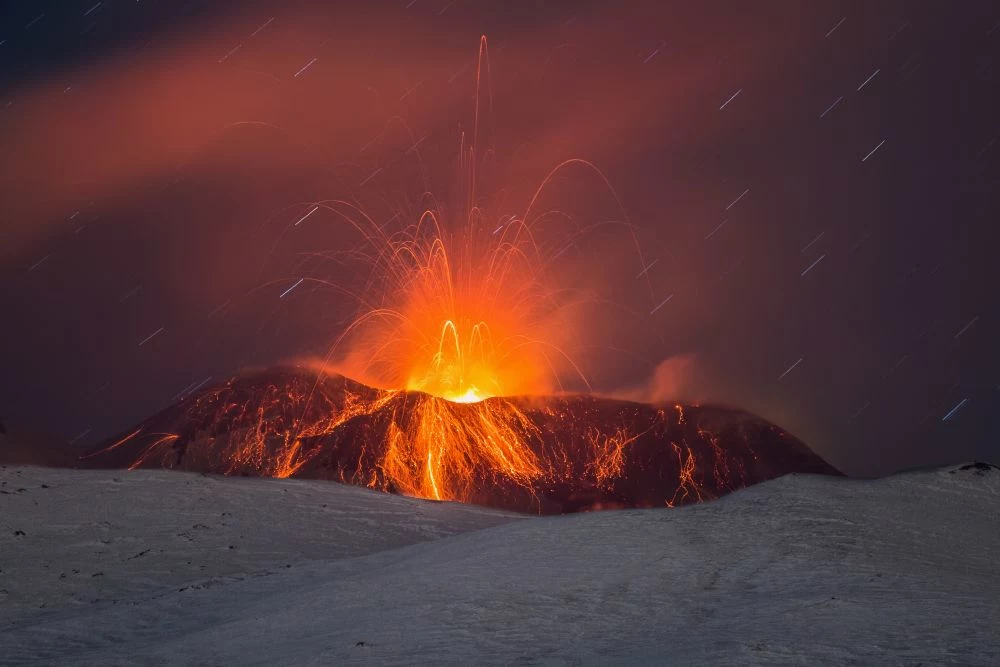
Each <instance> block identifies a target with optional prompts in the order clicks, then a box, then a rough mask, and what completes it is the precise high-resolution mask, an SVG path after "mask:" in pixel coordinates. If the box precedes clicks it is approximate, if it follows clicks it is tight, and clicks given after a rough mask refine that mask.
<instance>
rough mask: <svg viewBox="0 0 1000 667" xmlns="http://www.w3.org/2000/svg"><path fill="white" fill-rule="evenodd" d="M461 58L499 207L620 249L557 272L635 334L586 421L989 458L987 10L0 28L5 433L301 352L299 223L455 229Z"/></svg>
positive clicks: (45, 22)
mask: <svg viewBox="0 0 1000 667" xmlns="http://www.w3.org/2000/svg"><path fill="white" fill-rule="evenodd" d="M482 34H485V35H486V36H487V38H488V41H489V56H490V76H489V91H490V92H491V94H492V100H493V104H492V109H491V110H490V112H489V114H488V116H487V117H486V118H487V120H485V121H484V122H487V123H488V124H489V131H490V133H491V140H492V145H493V146H494V148H495V151H496V155H497V158H496V164H497V165H498V168H497V170H496V172H497V173H496V174H495V175H494V179H493V180H495V182H496V183H499V184H500V185H499V186H498V188H497V192H498V193H500V192H502V196H501V195H499V194H498V195H497V197H495V201H497V202H501V203H498V204H496V205H497V206H498V207H499V208H500V209H503V208H504V207H508V208H510V209H511V210H512V211H514V210H517V209H518V207H520V208H521V209H523V207H524V204H525V203H526V199H527V197H528V196H530V192H531V190H532V188H533V187H534V185H537V183H538V182H539V181H540V180H541V179H542V178H544V176H545V175H546V173H547V172H548V171H549V169H551V167H553V166H554V165H556V164H558V163H559V162H561V161H562V160H565V159H568V158H573V157H579V158H585V159H587V160H589V161H591V162H593V163H594V164H595V165H597V166H598V167H599V168H600V169H601V170H602V171H603V173H604V174H606V175H607V178H608V179H609V181H610V182H611V183H612V184H613V186H614V189H615V191H616V192H617V196H618V197H619V199H620V201H621V204H622V206H623V207H624V209H625V211H627V215H628V219H629V220H630V221H631V223H633V224H634V225H635V227H636V229H637V238H638V239H639V240H640V241H641V246H642V254H643V256H644V258H645V264H646V266H643V265H642V264H641V263H638V262H632V263H629V261H627V260H626V259H625V258H624V257H622V256H618V255H615V256H613V257H612V256H608V257H604V258H602V257H600V256H599V255H594V253H593V252H591V253H590V254H589V255H588V254H587V253H583V252H581V253H580V255H579V257H578V259H577V262H578V265H577V268H578V269H579V268H580V267H581V266H585V268H586V269H587V271H588V272H589V273H590V274H591V275H601V276H604V275H607V282H608V283H609V284H611V285H613V287H614V291H615V293H616V294H618V295H619V298H620V302H619V303H618V304H615V305H612V306H609V311H608V312H609V316H608V317H607V318H603V319H604V320H607V321H616V322H617V321H618V320H619V318H618V317H617V316H616V315H611V314H610V313H612V312H618V311H619V310H621V311H623V312H624V311H628V312H629V313H632V314H633V316H634V317H633V318H632V320H631V321H629V322H628V324H627V326H626V329H627V330H626V331H624V332H623V333H621V334H620V335H617V334H615V333H614V332H612V331H610V328H609V327H608V322H607V321H601V322H597V321H595V322H593V323H592V326H593V327H594V330H595V331H596V330H597V329H601V331H602V334H601V335H602V336H603V337H604V339H605V340H607V345H606V347H605V348H602V349H596V350H593V351H592V354H589V355H584V357H585V358H583V359H582V361H583V363H584V364H585V366H586V369H587V373H588V376H589V377H590V379H591V381H592V384H593V386H594V389H595V390H596V391H599V392H601V393H605V394H609V395H621V396H639V395H641V396H643V397H645V398H655V399H668V398H678V399H683V400H693V401H705V402H721V403H726V404H730V405H735V406H738V407H742V408H746V409H748V410H751V411H753V412H756V413H758V414H760V415H762V416H764V417H766V418H768V419H771V420H772V421H775V422H777V423H779V424H781V425H782V426H784V427H786V428H787V429H788V430H789V431H790V432H792V433H794V434H795V435H797V436H799V437H800V438H802V439H803V440H805V441H806V442H807V443H808V444H810V446H811V447H812V448H813V449H814V450H815V451H816V452H817V453H819V454H820V455H821V456H823V457H824V458H826V459H827V460H828V461H830V462H831V463H832V464H833V465H835V466H837V467H839V468H841V469H842V470H844V471H845V472H847V473H848V474H853V475H878V474H885V473H888V472H891V471H894V470H898V469H901V468H909V467H913V466H923V465H931V464H940V463H947V462H957V461H963V460H968V459H973V458H978V459H986V460H994V461H996V460H997V459H1000V441H998V440H997V439H996V438H995V436H994V429H993V428H991V426H992V425H991V424H990V423H989V422H990V418H991V416H992V415H993V414H994V413H996V412H997V411H998V410H1000V351H998V347H997V344H996V341H997V340H1000V266H998V263H997V261H996V258H995V257H996V250H997V243H996V242H997V240H998V236H1000V234H998V232H997V223H998V220H1000V217H998V213H1000V95H998V94H997V92H998V88H1000V5H998V4H997V3H996V2H992V1H985V2H973V1H969V2H961V3H955V2H948V1H942V2H915V1H911V2H888V1H885V2H876V3H872V2H866V1H859V2H799V1H797V0H789V1H788V2H758V3H745V2H698V3H694V2H669V1H662V2H661V1H650V2H627V1H626V2H589V3H588V2H544V1H542V0H535V1H533V2H528V1H526V2H509V1H507V0H497V1H492V0H490V1H487V0H482V1H479V2H472V1H468V0H454V1H451V2H449V1H448V0H413V1H412V2H411V1H410V0H394V1H393V2H383V1H381V0H378V1H372V2H353V3H349V2H322V3H321V2H304V1H296V0H291V1H287V2H276V1H274V0H271V1H269V2H238V3H237V2H231V3H226V2H216V3H212V2H188V3H183V2H173V1H168V0H161V1H159V2H154V1H147V0H141V1H140V2H135V1H133V0H105V1H103V2H96V0H82V1H80V2H77V1H75V0H71V1H59V2H55V1H53V2H26V1H25V2H10V3H5V4H4V9H3V14H2V15H0V148H2V151H3V162H2V166H0V377H2V382H0V419H2V420H3V421H4V422H5V423H6V424H7V425H8V428H19V429H22V430H33V431H37V432H45V433H52V434H58V435H60V436H62V437H64V438H67V439H71V440H73V441H75V442H77V443H78V444H85V443H92V442H96V441H98V440H99V439H101V438H103V437H106V436H108V435H110V434H112V433H114V432H117V431H120V430H122V429H124V428H126V427H128V426H129V425H131V424H133V423H135V422H137V421H139V420H141V419H143V418H144V417H147V416H149V415H150V414H152V413H154V412H156V411H158V410H159V409H161V408H163V407H165V406H167V405H168V404H170V403H171V402H172V401H173V400H175V399H176V398H177V397H179V396H183V395H185V394H187V393H189V392H191V391H193V390H196V389H197V388H200V387H201V386H205V385H207V384H209V383H212V382H216V381H220V380H223V379H225V378H226V377H228V376H230V375H232V374H233V373H235V372H238V371H239V370H241V369H247V368H255V367H262V366H267V365H271V364H275V363H280V362H285V361H289V360H295V359H299V358H304V357H308V356H310V355H317V354H322V353H323V352H324V350H326V349H327V348H328V347H329V345H330V341H331V340H332V339H333V338H335V337H336V335H337V333H338V330H339V329H338V327H342V326H343V323H344V321H345V318H346V317H347V316H348V315H349V314H350V307H351V306H350V305H349V304H345V303H343V302H342V300H341V299H338V297H336V296H333V295H331V294H329V293H324V292H322V291H320V290H316V289H304V288H302V287H299V288H297V289H295V290H292V291H289V288H293V287H294V286H296V281H297V280H298V279H299V278H302V277H304V276H305V275H306V274H307V273H308V272H309V271H313V270H317V269H315V268H314V265H312V264H308V263H303V260H302V257H304V256H306V257H308V253H310V252H311V253H316V252H322V251H324V250H326V249H329V248H334V247H351V243H353V241H352V240H350V239H349V238H347V236H349V235H348V233H347V232H346V231H345V230H343V229H341V228H338V227H337V226H336V225H335V224H334V221H332V220H329V219H324V215H323V213H322V212H317V213H315V214H314V215H313V214H310V211H312V204H311V203H312V202H315V201H318V200H322V199H328V198H333V197H348V198H354V199H356V200H357V201H359V202H361V203H363V204H364V205H365V206H366V207H370V208H371V210H372V211H373V216H374V215H377V214H380V213H379V212H380V210H381V209H380V207H384V204H385V202H386V201H387V200H389V199H398V198H400V197H404V198H407V197H408V198H409V199H411V200H412V199H414V198H416V197H418V196H419V194H420V192H421V191H422V190H423V188H424V185H425V184H429V185H428V187H430V188H432V189H433V191H434V192H436V193H439V194H441V196H442V197H444V198H447V194H448V192H449V188H450V187H452V186H453V183H454V180H455V179H454V173H455V156H456V149H457V146H458V144H459V140H460V135H461V131H462V129H463V128H468V127H469V126H470V124H471V120H470V119H471V116H472V113H473V110H474V104H473V100H474V95H475V79H474V73H475V62H476V53H477V49H478V45H479V38H480V35H482ZM415 145H419V153H420V160H419V161H417V160H415V159H412V155H413V154H414V153H415V152H417V151H415V150H414V146H415ZM567 187H568V188H570V189H572V187H573V186H572V185H568V186H567ZM576 188H577V189H576V190H575V191H573V192H571V193H570V194H569V195H567V196H568V197H569V198H571V199H573V200H574V202H575V203H577V204H580V205H586V206H587V207H590V208H591V209H592V210H595V211H602V212H603V211H604V210H605V209H608V208H609V205H608V200H609V197H608V196H607V195H606V194H604V195H602V194H600V193H599V192H597V191H598V190H599V189H600V188H595V187H592V181H585V182H584V183H582V184H578V185H577V186H576ZM584 191H585V192H587V193H589V194H588V197H590V198H589V199H586V200H582V199H580V197H581V196H582V195H581V192H584ZM581 202H583V204H581ZM306 215H309V218H310V219H308V221H306V222H305V223H304V224H300V225H296V224H295V223H296V222H301V221H302V219H303V216H306ZM608 215H612V213H608ZM303 253H307V254H306V255H304V254H303ZM609 254H611V253H609ZM640 274H642V275H640ZM647 279H648V282H647ZM605 329H608V332H607V333H605V331H604V330H605Z"/></svg>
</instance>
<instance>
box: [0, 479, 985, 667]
mask: <svg viewBox="0 0 1000 667" xmlns="http://www.w3.org/2000/svg"><path fill="white" fill-rule="evenodd" d="M0 473H2V477H0V480H2V481H3V482H6V485H4V486H3V487H2V489H3V490H4V491H7V492H8V494H6V495H0V530H2V531H3V532H2V534H0V570H3V572H2V573H0V589H5V590H6V599H2V600H0V662H2V663H15V664H16V663H19V662H31V661H34V660H37V661H47V662H57V661H58V662H74V663H88V664H120V663H134V662H139V663H146V664H149V663H154V664H158V663H188V664H190V663H199V664H257V663H280V664H300V663H317V664H345V663H353V662H357V663H374V664H415V663H416V664H420V663H425V664H434V663H441V662H453V663H462V664H474V663H476V664H478V663H502V664H511V663H513V664H609V663H610V664H621V663H641V664H748V663H750V664H753V663H757V664H791V663H794V664H825V663H834V664H899V665H917V664H921V663H922V664H924V665H930V664H935V665H937V664H956V665H977V664H981V665H995V664H1000V470H996V469H981V468H976V467H970V468H967V469H959V467H955V468H949V469H944V470H935V471H926V472H913V473H907V474H905V475H897V476H894V477H890V478H886V479H882V480H874V481H857V480H846V479H838V478H831V477H819V476H816V477H814V476H798V475H796V476H788V477H783V478H781V479H777V480H774V481H772V482H768V483H765V484H761V485H758V486H754V487H751V488H748V489H745V490H743V491H739V492H736V493H734V494H732V495H730V496H727V497H725V498H723V499H722V500H719V501H715V502H712V503H707V504H704V505H697V506H690V507H685V508H681V509H677V510H628V511H617V512H614V511H613V512H602V513H593V514H583V515H574V516H563V517H547V518H533V519H518V518H517V517H514V516H512V515H504V514H502V513H499V512H494V511H490V510H484V509H481V508H476V507H463V506H455V505H448V504H440V503H426V502H423V501H414V500H409V499H405V498H398V497H393V496H386V495H379V494H374V493H371V492H366V491H365V490H363V489H356V488H349V487H341V486H337V485H334V484H329V483H322V482H301V481H298V482H296V481H274V480H256V479H217V478H209V477H202V476H192V475H184V474H178V473H165V472H142V473H120V472H119V473H115V472H99V471H98V472H80V471H76V472H74V471H66V470H43V469H31V468H23V469H13V468H9V469H7V470H3V471H0ZM116 478H117V479H119V480H121V481H117V482H116V481H114V480H115V479H116ZM42 484H45V485H46V486H47V487H48V488H44V489H43V488H42V487H41V485H42ZM17 488H24V489H25V490H24V491H21V492H18V491H17V490H16V489H17ZM324 505H326V506H325V507H324ZM224 513H225V514H224ZM202 525H203V526H205V527H204V528H201V527H196V526H202ZM477 528H478V529H480V530H476V529H477ZM14 530H23V531H24V533H25V534H24V535H18V536H14V535H13V534H12V531H14ZM106 541H107V542H108V543H107V544H105V542H106ZM230 545H232V546H233V547H235V548H233V549H230V548H229V546H230ZM147 549H148V551H146V550H147ZM144 551H145V553H144V554H143V555H141V556H140V555H138V554H140V553H142V552H144ZM289 565H290V566H291V567H287V566H289ZM73 570H79V572H73ZM97 572H101V573H102V574H100V575H99V576H94V575H95V574H96V573H97ZM62 574H65V575H66V577H65V578H61V575H62ZM2 595H4V594H3V593H0V596H2ZM42 605H44V607H43V606H42Z"/></svg>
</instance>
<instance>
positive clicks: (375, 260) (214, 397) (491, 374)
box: [80, 37, 836, 512]
mask: <svg viewBox="0 0 1000 667" xmlns="http://www.w3.org/2000/svg"><path fill="white" fill-rule="evenodd" d="M488 74H489V58H488V53H487V44H486V38H485V37H483V38H482V39H481V41H480V47H479V54H478V58H477V65H476V99H475V121H474V124H473V128H472V131H471V133H470V134H468V135H463V138H462V141H461V144H460V147H459V154H460V160H459V173H460V186H459V187H458V188H457V190H458V196H457V197H456V199H457V200H458V203H457V204H456V205H454V206H452V207H451V208H450V209H448V210H446V207H443V206H439V205H437V202H436V200H435V199H434V197H433V196H432V195H430V194H425V195H424V197H423V198H422V201H421V203H420V206H419V207H416V208H410V209H409V210H407V209H405V208H400V210H397V211H396V215H395V216H393V217H394V218H395V219H397V220H402V221H407V220H408V221H410V222H409V223H408V224H406V223H401V224H399V225H397V226H396V227H395V228H392V229H387V226H386V225H385V224H384V223H383V224H381V225H380V224H378V223H377V222H376V221H375V220H374V219H373V217H372V216H371V215H369V214H368V213H366V212H365V210H364V209H363V208H362V207H361V206H360V205H358V204H357V203H355V202H353V201H348V200H331V201H327V202H322V203H319V204H317V208H323V209H324V210H325V211H326V212H328V213H329V214H330V215H331V216H332V217H334V218H336V219H337V220H338V221H340V222H342V223H344V224H346V225H347V226H348V227H349V228H351V229H353V230H355V231H356V232H357V233H358V234H359V235H360V238H361V241H362V242H361V244H360V246H358V247H355V248H352V249H349V250H342V251H338V252H336V253H332V254H330V255H328V257H329V258H331V259H333V260H334V261H337V262H339V263H342V264H344V265H350V266H351V267H353V271H354V274H355V275H358V276H361V278H360V279H359V281H358V285H357V286H356V287H351V286H349V285H346V284H341V283H337V282H330V281H323V280H318V279H314V280H311V282H314V283H315V284H316V285H317V286H322V287H325V288H329V289H332V290H334V291H335V292H337V293H339V294H341V295H344V296H347V297H349V298H350V299H351V300H352V301H354V302H355V303H357V304H358V311H357V313H356V315H355V316H354V317H353V319H351V321H349V322H348V323H347V325H346V326H345V327H344V329H343V331H342V333H341V334H340V335H339V336H338V337H337V338H336V340H335V341H334V342H333V344H332V345H331V346H330V348H329V351H328V353H327V355H326V358H325V359H323V360H321V361H320V362H317V363H314V364H311V365H310V366H309V367H308V368H306V369H304V370H303V369H301V368H300V369H299V370H295V371H290V370H280V371H274V372H273V373H265V374H258V375H254V376H249V377H242V378H233V379H232V380H230V381H229V382H227V383H224V384H222V385H219V386H217V387H210V388H208V389H206V390H205V391H203V392H201V393H200V394H197V395H194V396H191V397H187V398H185V399H183V400H182V401H181V402H180V403H178V404H177V405H175V406H173V407H171V408H169V409H168V410H166V411H165V412H163V413H161V414H160V415H157V416H155V417H153V418H151V419H150V420H147V422H145V423H144V424H142V425H139V426H138V427H137V428H134V429H130V430H129V431H128V432H127V433H125V434H122V436H121V437H119V438H116V439H114V440H113V441H111V442H109V443H105V444H104V445H103V446H101V447H100V448H98V449H97V450H96V451H94V452H92V453H91V454H88V455H87V456H85V457H83V458H82V459H81V461H80V463H81V464H83V465H112V466H118V465H121V466H127V467H130V468H138V467H167V468H182V469H188V470H200V471H205V472H216V473H223V474H253V475H263V476H274V477H289V476H302V477H320V478H327V479H337V480H339V481H343V482H348V483H353V484H360V485H364V486H368V487H371V488H376V489H381V490H384V491H392V492H397V493H403V494H406V495H410V496H416V497H421V498H430V499H436V500H455V501H462V502H476V503H481V504H488V505H495V506H500V507H507V508H510V509H517V510H531V511H543V512H559V511H571V510H574V509H580V508H600V507H623V506H632V507H635V506H656V505H659V506H664V505H668V506H674V505H676V504H680V503H684V502H696V501H699V500H702V499H704V498H709V497H715V496H718V495H721V494H722V493H725V492H727V491H729V490H732V489H735V488H739V487H741V486H745V485H747V484H750V483H754V482H756V481H760V480H761V479H767V478H769V477H773V476H776V475H778V474H784V473H785V472H790V471H794V470H801V471H807V472H827V473H835V472H836V471H834V470H833V469H832V468H830V467H829V466H828V465H827V464H826V463H825V462H823V461H822V460H821V459H819V458H818V457H816V456H815V455H814V454H812V453H811V452H810V451H809V450H808V448H806V447H805V446H804V445H802V443H800V442H798V441H797V440H795V439H794V438H792V437H791V436H788V435H787V434H785V433H784V432H782V431H781V430H780V429H778V428H777V427H774V426H773V425H770V424H767V423H766V422H763V421H762V420H758V419H756V418H752V416H749V415H746V413H739V412H738V411H736V412H734V411H730V412H728V413H727V412H725V411H720V409H714V408H697V407H695V408H688V409H687V410H685V407H684V406H650V405H644V404H637V403H629V402H624V401H612V400H608V399H600V398H597V397H595V396H592V395H589V393H588V394H582V395H581V394H567V393H565V390H566V388H567V385H570V386H573V387H581V388H585V389H586V390H589V389H590V384H589V382H588V379H587V374H586V372H585V369H583V368H581V365H580V364H579V363H578V362H577V361H575V360H574V357H573V354H572V353H571V351H570V350H571V349H572V348H574V347H578V345H577V343H578V342H579V340H580V339H581V338H582V337H583V336H584V335H585V331H587V330H589V329H590V328H591V327H590V326H588V324H589V323H588V321H587V319H586V318H587V314H586V313H587V312H588V308H593V307H594V306H595V304H602V307H606V305H604V304H607V303H608V302H609V301H610V298H609V297H608V295H606V294H601V293H600V291H599V290H596V289H595V288H593V287H592V288H590V289H584V288H581V287H580V285H581V284H583V282H582V281H581V280H580V277H579V275H574V274H573V273H572V272H566V271H559V270H557V260H558V259H559V257H561V256H562V255H563V254H565V253H566V252H567V251H569V250H570V249H573V248H576V247H578V244H581V243H583V242H584V240H585V239H586V238H587V237H588V236H589V235H592V234H595V233H598V231H599V230H601V229H607V228H608V227H613V228H614V229H615V230H616V232H617V237H618V238H625V239H626V243H627V244H628V245H629V246H630V247H631V251H630V252H633V253H634V260H635V263H636V264H638V265H640V266H642V265H643V264H644V262H643V260H642V253H641V251H640V249H639V243H638V242H637V240H636V237H635V230H634V228H633V227H632V226H631V225H630V224H629V223H628V221H627V218H626V216H625V215H624V213H623V209H622V207H621V204H620V202H619V201H618V198H617V195H616V194H615V193H614V189H613V188H612V187H611V185H610V183H609V182H608V179H607V178H606V177H605V176H604V175H603V174H602V173H601V172H600V171H599V170H598V169H597V168H596V167H595V166H594V165H592V164H590V163H588V162H586V161H584V160H578V159H577V160H569V161H566V162H563V163H561V164H559V165H557V166H556V167H555V169H553V170H552V171H551V172H550V173H549V174H548V176H547V177H545V178H544V179H543V180H542V182H541V183H540V184H539V186H538V188H537V189H536V190H535V191H534V194H533V195H532V196H531V197H530V198H529V200H528V203H527V206H526V207H525V208H524V210H523V211H522V212H521V213H520V214H518V215H512V214H506V215H497V214H495V213H493V212H492V211H491V208H490V206H489V205H488V204H486V203H485V202H486V200H485V199H484V198H483V197H481V196H480V193H479V188H480V186H481V179H480V170H481V169H482V167H483V165H484V163H485V162H484V161H485V159H486V158H487V156H488V154H489V151H483V150H480V149H479V144H480V139H481V138H480V113H481V107H482V102H483V100H482V99H481V93H482V91H483V90H484V86H483V82H484V79H485V78H488ZM486 90H487V94H489V92H488V86H487V87H486ZM490 99H491V95H490ZM577 169H580V170H585V171H586V172H587V173H588V174H589V175H590V177H591V178H594V179H596V180H597V181H598V182H599V183H600V184H601V187H602V188H605V189H606V191H607V193H608V194H609V196H610V197H611V198H612V199H613V200H614V202H615V204H616V206H617V208H618V212H619V213H620V215H619V216H618V217H619V219H617V220H611V221H598V222H591V223H585V222H581V221H579V220H578V219H576V218H575V217H574V216H573V215H571V214H570V213H568V212H567V211H566V210H564V209H562V208H558V207H552V206H550V205H549V204H548V203H546V191H547V189H548V188H550V186H552V184H553V183H554V182H555V181H556V180H558V179H560V178H562V177H563V176H564V175H567V174H568V173H569V172H570V171H572V170H577ZM449 210H450V211H459V212H460V214H459V215H453V214H449ZM596 272H598V273H599V269H598V270H596ZM590 273H591V274H594V273H595V269H593V268H591V270H590ZM591 278H592V279H591V281H590V282H591V283H594V282H595V281H594V280H593V275H592V276H591ZM590 316H591V317H593V313H591V314H590ZM334 369H335V370H336V372H334ZM348 378H353V379H348ZM761 450H765V451H761Z"/></svg>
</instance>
